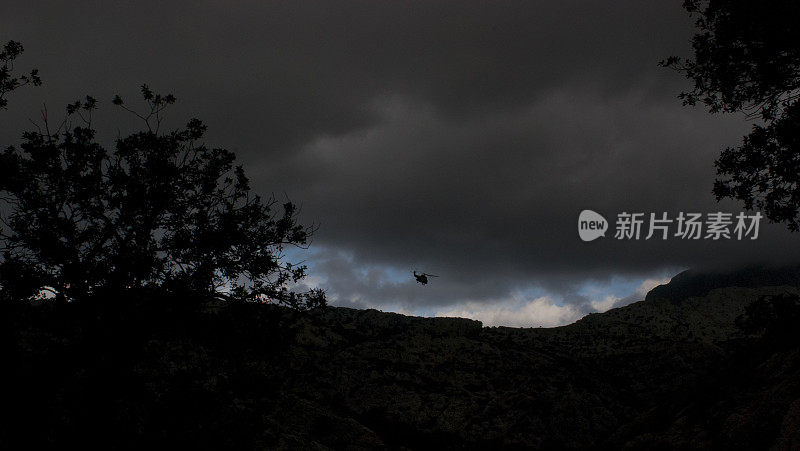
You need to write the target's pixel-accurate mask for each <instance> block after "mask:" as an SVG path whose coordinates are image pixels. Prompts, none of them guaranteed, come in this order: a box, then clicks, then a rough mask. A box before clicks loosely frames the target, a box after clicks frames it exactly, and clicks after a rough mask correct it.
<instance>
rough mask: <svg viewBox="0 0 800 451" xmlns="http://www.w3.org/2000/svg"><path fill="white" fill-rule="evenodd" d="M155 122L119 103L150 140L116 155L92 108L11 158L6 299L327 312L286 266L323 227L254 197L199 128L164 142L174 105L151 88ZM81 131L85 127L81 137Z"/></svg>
mask: <svg viewBox="0 0 800 451" xmlns="http://www.w3.org/2000/svg"><path fill="white" fill-rule="evenodd" d="M141 93H142V97H143V99H144V101H145V103H146V104H147V109H146V110H145V112H144V113H139V112H137V111H136V110H135V109H133V108H129V107H128V106H127V105H126V104H125V103H124V102H123V100H122V99H121V98H120V97H119V96H116V97H115V98H114V101H113V103H114V104H116V105H118V106H119V107H121V108H124V109H126V110H128V111H130V112H132V113H133V114H135V115H136V116H138V117H139V118H141V119H142V120H143V122H144V125H145V128H144V129H143V130H141V131H138V132H135V133H132V134H130V135H128V136H126V137H120V138H118V139H117V140H116V146H115V150H114V151H113V152H108V151H107V150H106V149H105V148H104V147H103V146H102V145H101V144H100V143H98V142H97V140H96V139H95V130H94V129H93V128H92V113H93V111H94V110H95V109H96V107H97V101H96V100H95V99H94V98H92V97H90V96H87V97H86V98H85V99H84V100H81V101H77V102H75V103H73V104H70V105H68V106H67V116H66V118H65V120H64V121H63V122H62V123H61V124H60V125H59V127H58V128H57V129H56V130H52V129H51V127H50V125H49V124H48V122H47V119H46V117H45V119H44V124H42V125H41V126H40V127H39V129H38V130H36V131H29V132H26V133H25V134H24V135H23V143H22V144H21V146H20V148H16V147H9V148H7V149H6V150H5V151H4V152H3V153H2V154H0V194H2V196H3V197H2V201H3V202H4V203H5V204H6V207H7V208H6V209H7V210H8V211H9V212H8V214H6V215H5V216H4V217H3V218H2V220H3V222H2V229H1V230H0V248H2V252H3V254H2V260H0V284H2V286H3V290H4V291H5V292H7V293H8V294H7V296H12V295H13V296H14V297H16V298H17V299H18V298H20V297H23V298H24V297H30V296H32V295H35V294H36V293H38V292H39V291H40V290H43V289H44V290H49V291H52V292H53V293H54V294H55V295H56V297H57V298H58V299H60V300H62V301H66V300H81V299H85V298H87V297H91V296H93V295H96V294H98V293H100V292H108V291H109V290H111V291H119V290H135V289H166V290H172V291H175V292H176V293H184V292H186V291H189V292H192V293H200V294H204V295H208V296H217V297H224V298H227V299H235V300H249V301H276V302H279V303H283V304H287V305H290V306H292V307H295V308H312V307H316V306H319V305H324V303H325V298H324V293H322V292H321V291H320V290H312V291H310V292H306V293H295V292H293V291H291V290H289V289H288V288H287V283H289V282H298V281H299V280H300V279H302V278H303V277H304V276H305V271H306V267H305V266H303V265H294V264H292V263H288V262H285V261H284V259H283V249H284V247H285V246H300V247H305V246H306V245H307V244H308V241H309V238H310V234H311V233H312V232H313V228H312V227H305V226H302V225H299V224H298V223H297V214H298V209H297V207H296V206H295V204H294V203H292V202H289V201H286V202H284V203H282V204H279V203H278V202H277V201H276V200H275V199H274V198H269V199H262V198H261V197H259V196H257V195H253V194H252V193H251V191H250V184H249V181H248V178H247V177H246V176H245V173H244V170H243V169H242V166H234V162H235V156H234V154H233V153H232V152H230V151H228V150H225V149H218V148H209V147H206V146H205V145H204V144H202V143H201V139H202V137H203V135H204V133H205V131H206V126H205V125H203V124H202V123H201V122H200V121H199V120H197V119H192V120H190V121H189V122H188V124H187V125H186V126H185V127H183V128H181V129H177V130H173V131H169V132H166V133H162V132H161V131H160V128H161V125H162V117H163V115H162V112H163V110H164V109H165V108H167V107H168V106H169V105H170V104H172V103H174V102H175V97H173V96H172V95H163V96H162V95H160V94H156V93H154V92H153V91H151V90H150V89H149V88H148V87H147V85H144V86H142V89H141ZM73 122H74V123H77V124H79V125H77V126H74V127H73Z"/></svg>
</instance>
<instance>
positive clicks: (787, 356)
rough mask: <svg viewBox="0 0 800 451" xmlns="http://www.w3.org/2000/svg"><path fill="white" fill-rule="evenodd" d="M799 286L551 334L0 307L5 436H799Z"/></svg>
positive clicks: (685, 303) (551, 443)
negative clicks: (1, 310) (5, 364)
mask: <svg viewBox="0 0 800 451" xmlns="http://www.w3.org/2000/svg"><path fill="white" fill-rule="evenodd" d="M681 279H682V278H681V277H679V278H678V281H680V280H681ZM667 287H669V285H668V286H667ZM662 291H663V288H662ZM654 292H655V290H654ZM798 293H800V289H798V288H797V287H796V286H795V287H792V286H783V287H777V286H773V287H763V286H762V287H735V288H730V287H729V288H713V289H711V290H709V291H708V292H707V293H706V294H705V295H704V296H702V297H687V298H684V299H682V300H681V302H677V303H676V302H673V300H672V299H669V298H666V299H665V298H663V297H656V296H655V295H653V294H652V293H651V296H649V297H648V300H647V301H644V302H639V303H636V304H632V305H629V306H627V307H623V308H619V309H614V310H611V311H609V312H606V313H603V314H594V315H590V316H588V317H586V318H584V319H582V320H581V321H578V322H577V323H575V324H573V325H569V326H565V327H559V328H552V329H515V328H504V327H500V328H484V327H481V324H480V323H479V322H477V321H472V320H467V319H456V318H418V317H407V316H403V315H399V314H393V313H382V312H378V311H375V310H353V309H346V308H328V309H327V310H324V311H312V312H310V313H305V314H303V313H298V312H294V311H292V310H289V309H286V308H282V307H276V306H272V305H255V304H244V305H234V304H232V305H225V304H206V305H205V306H204V307H203V308H201V309H197V308H193V307H189V305H191V303H189V302H187V303H186V304H187V306H186V307H180V308H170V309H166V308H163V307H160V305H163V303H164V302H163V301H164V300H161V302H159V300H158V299H152V298H146V299H139V300H137V302H128V303H125V305H128V307H126V308H118V309H109V308H101V307H98V306H94V307H92V306H88V305H66V306H60V307H56V306H53V305H50V304H43V305H37V306H31V305H26V306H20V305H16V306H14V305H4V306H3V307H2V309H3V312H2V315H0V322H1V324H0V325H1V326H2V344H0V346H2V348H0V349H1V350H2V356H3V360H4V362H6V363H7V366H5V370H4V377H5V378H6V381H5V383H4V384H3V387H5V389H4V393H3V400H4V401H3V404H2V406H3V407H2V411H3V416H4V418H3V421H2V422H0V424H2V427H0V445H8V444H11V443H15V444H19V443H24V444H25V445H27V447H41V446H44V447H54V446H57V445H58V446H60V445H65V444H79V445H82V446H88V447H96V446H101V447H103V448H113V449H120V448H122V449H125V448H128V449H141V448H144V447H150V446H159V447H161V446H164V445H165V444H166V445H169V444H173V445H175V446H181V447H182V448H185V447H188V448H214V449H220V448H228V449H382V448H383V449H426V448H431V447H437V448H444V449H495V448H505V449H528V448H547V449H549V448H614V449H617V448H625V447H631V448H642V449H658V448H674V447H688V448H699V447H703V448H705V447H717V448H743V449H744V448H746V449H760V448H770V447H775V448H777V449H796V448H797V447H798V446H800V346H798V343H800V341H798V340H797V338H798V336H797V332H796V331H797V330H798V327H797V326H798V325H800V316H798V311H799V310H800V306H798V303H797V296H796V295H797V294H798ZM0 447H4V448H7V446H0Z"/></svg>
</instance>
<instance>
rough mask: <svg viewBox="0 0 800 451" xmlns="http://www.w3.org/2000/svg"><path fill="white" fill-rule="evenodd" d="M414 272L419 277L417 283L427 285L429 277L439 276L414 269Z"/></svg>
mask: <svg viewBox="0 0 800 451" xmlns="http://www.w3.org/2000/svg"><path fill="white" fill-rule="evenodd" d="M413 272H414V278H415V279H417V283H421V284H423V285H427V284H428V277H439V276H437V275H434V274H427V273H424V272H421V273H419V274H417V271H416V270H415V271H413Z"/></svg>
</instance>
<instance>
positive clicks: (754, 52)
mask: <svg viewBox="0 0 800 451" xmlns="http://www.w3.org/2000/svg"><path fill="white" fill-rule="evenodd" d="M684 8H685V9H686V10H687V11H688V12H689V13H690V14H691V15H692V16H693V17H694V18H695V26H696V27H697V30H698V32H697V34H695V36H694V37H693V39H692V48H693V52H694V56H693V58H690V59H686V60H684V59H682V58H679V57H676V56H672V57H670V58H667V59H666V60H664V61H662V62H661V63H660V64H661V65H663V66H665V67H671V68H674V69H676V70H678V71H680V72H682V73H683V74H684V75H685V76H686V77H687V78H688V79H690V80H692V81H693V83H694V85H693V88H692V89H691V90H690V91H686V92H683V93H681V94H680V96H679V97H680V98H681V99H683V103H684V104H685V105H695V104H697V103H698V102H700V103H702V104H703V105H705V106H706V107H707V108H708V110H709V111H710V112H711V113H731V112H742V111H743V112H745V113H747V115H748V117H749V118H751V119H754V120H756V121H757V122H756V123H755V124H754V125H753V129H752V132H751V133H750V134H749V135H747V136H745V137H744V139H743V142H742V144H741V145H740V146H738V147H729V148H726V149H725V150H724V151H723V152H722V153H721V154H720V156H719V158H718V159H717V161H716V162H715V165H716V168H717V179H716V181H715V183H714V189H713V193H714V195H715V196H716V198H717V200H721V199H723V198H733V199H738V200H740V201H742V202H743V203H744V206H745V208H747V209H751V208H758V209H760V210H762V211H763V212H764V214H765V215H766V217H767V218H769V219H770V220H772V221H774V222H784V223H786V224H787V226H788V228H789V229H790V230H792V231H797V230H800V105H798V100H799V99H800V3H797V2H795V1H792V0H779V1H773V2H749V1H740V0H686V1H685V2H684Z"/></svg>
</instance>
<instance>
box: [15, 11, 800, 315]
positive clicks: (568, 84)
mask: <svg viewBox="0 0 800 451" xmlns="http://www.w3.org/2000/svg"><path fill="white" fill-rule="evenodd" d="M0 30H3V34H4V35H3V36H2V38H3V39H11V38H13V39H16V40H20V41H22V42H23V43H24V44H25V46H26V48H27V52H26V54H25V59H24V62H25V63H30V64H31V65H35V66H38V67H39V68H40V69H41V72H42V75H43V77H44V78H45V82H46V85H45V87H43V88H41V89H38V90H29V91H27V92H25V93H20V95H19V96H15V97H14V98H13V99H12V103H11V105H10V106H11V109H10V111H9V112H6V113H3V114H4V115H5V117H4V121H5V120H6V118H9V119H8V121H6V122H4V125H3V128H2V130H0V137H2V138H3V142H11V141H14V140H16V138H17V136H18V130H21V129H22V128H24V127H26V126H27V125H26V124H27V117H33V116H34V115H35V114H36V111H37V109H38V106H39V105H40V103H41V101H43V100H47V102H48V104H49V105H53V104H55V105H58V104H60V103H66V102H67V101H70V100H73V98H74V97H77V96H79V95H81V94H84V93H87V92H88V93H94V94H95V95H97V96H98V97H101V98H106V99H108V98H110V97H111V95H112V94H113V93H116V92H122V93H123V94H124V93H128V94H131V93H133V92H135V87H136V86H138V85H139V84H140V83H142V82H148V83H150V84H151V85H152V86H153V87H155V88H157V89H159V90H163V91H171V92H174V93H175V94H176V95H177V96H178V97H179V99H181V103H180V104H179V105H178V106H177V107H176V108H175V109H174V110H173V112H172V113H171V118H174V119H178V118H181V119H183V118H188V117H189V116H198V117H200V118H202V119H204V120H205V121H206V122H207V123H208V125H209V139H210V140H211V141H212V142H214V143H216V144H219V145H224V146H226V147H228V148H230V149H232V150H234V151H236V152H237V154H238V155H239V156H240V158H241V159H242V160H243V161H244V163H245V164H246V168H248V170H249V174H250V175H251V177H252V178H253V181H254V183H253V185H254V187H256V188H257V189H259V190H261V191H266V192H269V191H277V192H281V191H286V192H287V193H288V194H289V195H290V197H291V198H292V199H294V200H297V201H299V202H300V203H302V204H303V209H304V215H305V216H304V217H305V218H306V219H307V220H309V221H312V220H313V221H318V222H320V223H321V228H320V230H319V232H318V234H317V237H316V241H315V245H317V246H319V247H320V248H321V249H324V252H321V253H320V254H319V255H317V257H316V260H315V259H314V258H312V259H311V260H310V261H309V263H310V264H311V265H312V268H313V270H314V272H316V273H318V274H320V275H321V276H322V277H324V278H325V279H327V282H325V283H326V284H327V285H324V284H323V286H327V287H328V288H330V289H331V291H332V292H333V293H334V294H336V295H337V296H339V297H341V298H342V299H350V300H352V299H362V300H363V302H364V305H380V304H381V303H386V304H388V303H394V304H402V305H408V306H411V307H420V306H430V305H444V304H448V303H452V302H458V301H465V300H469V301H481V300H484V301H491V300H496V299H502V298H504V297H506V296H508V295H509V293H511V292H512V291H513V290H519V289H524V288H526V287H530V286H541V287H544V288H546V289H549V290H552V291H556V292H559V293H565V294H566V296H565V299H564V301H565V302H568V303H573V304H580V305H582V306H583V307H581V309H583V308H584V307H585V306H586V305H587V302H588V301H587V300H586V299H584V298H581V297H580V296H578V295H573V294H571V293H574V292H575V286H576V284H579V283H581V282H582V281H585V280H588V279H597V280H608V279H609V278H610V277H611V276H614V275H616V276H629V277H645V276H648V275H650V274H653V273H654V272H657V271H662V270H664V269H665V268H681V267H686V266H695V265H701V264H722V263H730V262H739V261H744V260H759V259H760V260H767V261H775V260H778V259H781V258H789V257H788V256H790V255H791V254H792V253H793V252H796V251H797V247H798V239H797V237H794V236H790V235H789V234H788V233H786V232H785V231H784V230H783V229H782V227H781V226H774V227H766V226H765V225H764V227H762V237H761V238H760V239H759V240H756V241H752V242H736V241H733V242H725V243H717V242H710V241H699V242H698V241H696V242H688V243H686V242H679V241H676V240H674V239H673V240H669V241H666V242H661V241H648V242H643V241H639V242H620V241H617V240H612V239H608V238H607V239H604V240H599V241H596V242H592V243H583V242H581V241H579V239H578V237H577V233H576V230H575V228H576V218H577V214H578V212H579V211H580V210H581V209H584V208H591V209H594V210H596V211H598V212H601V213H603V214H605V215H606V217H607V218H608V219H610V220H611V221H612V222H613V220H614V218H613V215H615V214H616V213H619V212H622V211H641V212H661V211H668V212H670V213H671V214H676V213H677V212H678V211H681V210H683V211H700V212H710V211H715V210H717V209H722V210H727V211H738V209H739V207H738V206H737V205H736V204H734V203H726V204H720V205H718V204H716V203H715V202H714V200H713V198H712V197H711V195H710V189H711V183H712V180H713V176H714V170H713V160H714V158H715V156H716V155H717V154H718V152H719V150H720V149H721V148H722V147H724V146H726V145H735V144H736V143H737V142H738V140H739V136H740V135H741V134H743V133H745V132H746V131H747V128H748V125H747V124H746V122H745V121H744V120H743V118H742V117H739V116H730V117H713V116H709V115H707V114H706V113H705V112H703V111H701V110H692V109H688V108H682V107H681V106H680V104H679V101H678V100H677V99H676V98H675V96H676V94H677V93H678V92H679V91H680V90H681V89H682V88H685V87H686V82H685V81H684V80H682V79H681V77H680V76H679V75H677V74H675V73H672V72H669V71H667V70H664V69H660V68H658V67H656V62H657V61H659V60H660V59H662V58H664V57H666V56H668V55H671V54H686V53H687V52H688V44H687V42H688V39H689V37H690V36H691V33H692V29H691V22H690V20H689V19H688V18H687V16H686V15H685V13H684V12H683V11H682V10H681V8H680V1H674V2H664V1H649V2H642V1H619V2H600V1H597V2H592V1H580V2H578V1H573V2H502V3H501V2H477V1H476V2H471V1H470V2H465V1H458V2H439V1H437V2H373V1H369V2H309V1H301V2H237V3H229V2H114V3H110V2H106V3H101V2H70V3H62V2H36V3H35V4H23V3H22V2H17V3H14V4H11V5H8V6H4V7H3V14H2V15H0ZM51 109H52V108H51ZM15 110H16V113H15ZM115 114H116V113H113V112H111V111H109V108H106V109H104V110H103V111H101V113H100V114H98V119H97V123H98V127H103V125H109V124H114V125H116V122H112V119H113V120H117V119H116V118H118V116H115ZM104 115H105V116H104ZM104 117H105V119H104ZM104 121H105V122H104ZM114 131H115V129H114V130H110V131H109V132H111V133H113V132H114ZM611 235H613V231H612V232H611V233H610V234H609V236H611ZM790 251H792V252H790ZM342 255H346V256H347V257H343V256H342ZM412 268H417V269H423V270H426V271H430V272H434V273H441V275H442V277H441V278H439V279H436V281H435V283H431V284H430V285H429V286H427V287H425V291H421V290H420V288H421V287H420V286H418V285H416V284H414V283H413V281H412V280H409V281H407V282H399V281H398V277H399V275H401V274H402V275H406V273H407V272H408V271H410V269H412Z"/></svg>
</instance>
